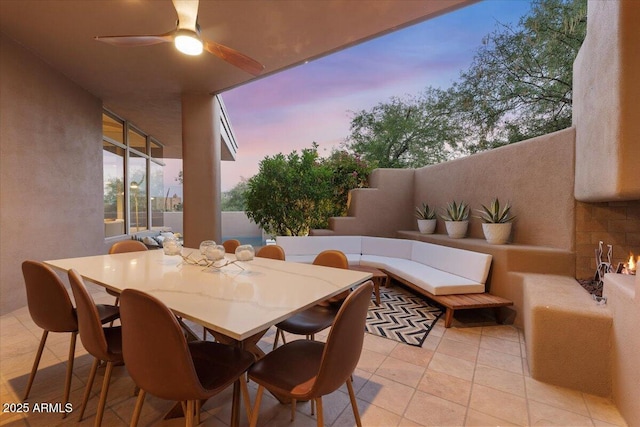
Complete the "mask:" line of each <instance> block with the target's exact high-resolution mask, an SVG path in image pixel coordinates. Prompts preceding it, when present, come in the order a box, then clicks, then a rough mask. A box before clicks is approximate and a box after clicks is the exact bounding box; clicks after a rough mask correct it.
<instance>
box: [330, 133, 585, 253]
mask: <svg viewBox="0 0 640 427" xmlns="http://www.w3.org/2000/svg"><path fill="white" fill-rule="evenodd" d="M574 136H575V133H574V130H573V129H566V130H563V131H559V132H555V133H553V134H550V135H544V136H541V137H538V138H534V139H531V140H528V141H523V142H519V143H517V144H512V145H508V146H505V147H501V148H499V149H496V150H491V151H487V152H483V153H479V154H476V155H473V156H469V157H465V158H461V159H456V160H453V161H449V162H446V163H441V164H438V165H432V166H427V167H424V168H421V169H416V170H398V169H378V170H375V171H374V172H373V174H372V176H371V177H372V179H371V182H370V184H371V187H372V188H367V189H358V190H354V191H352V193H351V194H352V199H351V206H350V212H349V214H350V216H349V217H343V218H333V219H332V222H331V228H332V231H333V232H334V233H335V234H365V235H373V236H380V235H386V236H391V237H395V235H396V233H397V231H399V230H417V226H416V221H415V217H414V209H415V206H417V205H420V204H421V203H423V202H426V203H428V204H429V205H430V206H434V207H437V208H438V212H441V209H440V208H443V207H444V206H446V204H447V203H448V202H450V201H452V200H456V201H460V200H464V201H465V202H467V203H469V204H470V206H471V208H472V209H479V208H480V205H481V204H489V203H490V202H491V200H492V199H493V198H494V197H498V198H499V199H500V200H501V201H502V202H503V203H505V202H507V201H509V202H511V204H512V206H513V208H512V209H513V213H514V214H515V215H517V217H518V218H517V221H516V222H515V223H514V229H513V233H512V241H513V242H514V243H518V244H522V245H535V246H544V247H549V248H556V249H563V250H568V251H571V250H573V248H574V229H575V202H574V198H573V183H574V150H573V146H574ZM473 213H475V212H473ZM436 233H441V234H445V233H446V231H445V228H444V221H442V220H441V219H439V220H438V228H437V229H436ZM468 236H469V237H478V238H481V237H483V235H482V226H481V221H480V220H479V219H478V218H474V217H472V218H471V219H470V225H469V233H468Z"/></svg>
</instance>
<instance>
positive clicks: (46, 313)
mask: <svg viewBox="0 0 640 427" xmlns="http://www.w3.org/2000/svg"><path fill="white" fill-rule="evenodd" d="M22 275H23V276H24V282H25V286H26V290H27V305H28V307H29V314H30V315H31V318H32V319H33V321H34V323H35V324H36V325H38V327H40V328H42V329H43V331H42V338H41V339H40V345H39V347H38V352H37V353H36V358H35V360H34V361H33V367H32V369H31V374H30V375H29V380H28V381H27V388H26V390H25V392H24V399H23V400H27V399H28V398H29V392H30V391H31V386H32V385H33V380H34V379H35V376H36V373H37V372H38V365H40V358H41V357H42V352H43V350H44V346H45V343H46V341H47V337H48V335H49V332H71V342H70V344H69V358H68V361H67V375H66V379H65V384H64V397H63V399H62V403H63V404H66V403H67V402H68V401H69V392H70V390H71V377H72V373H73V361H74V357H75V348H76V338H77V334H78V318H77V314H76V309H75V308H74V307H73V305H72V304H71V298H70V297H69V293H68V292H67V290H66V288H65V286H64V283H62V280H60V277H59V276H58V275H57V274H56V272H55V271H53V269H51V268H50V267H49V266H47V265H45V264H43V263H42V262H38V261H31V260H28V261H24V262H23V263H22ZM96 310H97V311H98V318H99V319H100V323H107V322H111V321H113V320H115V319H117V318H118V317H120V312H119V309H118V307H115V306H112V305H103V304H99V305H97V306H96ZM65 416H66V413H64V414H63V418H64V417H65Z"/></svg>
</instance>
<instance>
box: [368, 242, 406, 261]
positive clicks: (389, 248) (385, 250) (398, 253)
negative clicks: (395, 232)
mask: <svg viewBox="0 0 640 427" xmlns="http://www.w3.org/2000/svg"><path fill="white" fill-rule="evenodd" d="M412 242H413V241H412V240H406V239H390V238H386V237H369V236H362V255H376V256H382V257H391V258H402V259H411V251H412V245H411V243H412Z"/></svg>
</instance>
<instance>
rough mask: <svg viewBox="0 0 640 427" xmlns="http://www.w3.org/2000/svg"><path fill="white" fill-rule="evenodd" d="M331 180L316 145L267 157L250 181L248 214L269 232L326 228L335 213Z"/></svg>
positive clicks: (286, 233)
mask: <svg viewBox="0 0 640 427" xmlns="http://www.w3.org/2000/svg"><path fill="white" fill-rule="evenodd" d="M330 179H331V171H330V170H329V169H328V168H326V167H322V165H321V162H320V159H319V156H318V151H317V145H316V144H314V146H313V148H311V149H303V150H302V153H301V154H298V153H297V152H296V151H293V152H292V153H290V154H288V155H287V156H285V155H283V154H282V153H279V154H276V155H275V156H272V157H269V156H267V157H265V158H264V159H263V160H262V161H261V162H260V168H259V172H258V173H257V174H256V175H254V176H253V177H251V178H250V179H249V181H248V187H249V191H248V192H247V210H246V213H247V216H248V217H249V218H251V219H252V220H253V221H254V222H255V223H256V224H258V225H260V226H261V227H262V228H263V229H264V230H265V231H266V232H268V233H272V234H277V235H284V236H301V235H305V234H308V233H309V230H310V229H312V228H323V227H326V225H327V223H328V218H329V217H330V215H331V214H330V202H329V201H330V197H331V191H332V189H331V186H330Z"/></svg>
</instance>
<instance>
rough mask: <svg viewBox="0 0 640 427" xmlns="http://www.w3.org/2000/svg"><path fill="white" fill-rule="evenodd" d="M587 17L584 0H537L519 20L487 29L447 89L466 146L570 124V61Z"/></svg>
mask: <svg viewBox="0 0 640 427" xmlns="http://www.w3.org/2000/svg"><path fill="white" fill-rule="evenodd" d="M586 19H587V5H586V0H539V1H536V2H535V3H534V4H533V7H532V9H531V11H530V12H529V13H528V14H527V15H525V16H523V17H522V18H521V19H520V21H519V24H518V26H517V27H512V26H510V25H501V26H500V28H499V30H496V31H494V32H493V33H491V34H489V35H488V36H486V37H485V39H484V40H483V45H482V46H481V47H480V48H479V49H478V52H477V53H476V55H475V57H474V60H473V63H472V64H471V66H470V68H469V69H468V70H467V71H465V72H463V73H461V76H460V80H459V81H458V82H456V83H455V84H454V85H453V87H452V90H451V94H452V95H453V99H454V101H455V102H456V109H457V110H458V112H459V113H460V114H459V115H458V119H457V122H458V123H460V124H461V126H462V130H463V132H464V133H465V135H466V138H465V141H466V144H465V145H466V146H465V148H466V151H467V152H471V153H473V152H476V151H481V150H484V149H488V148H493V147H496V146H500V145H504V144H509V143H512V142H517V141H521V140H524V139H528V138H532V137H535V136H539V135H544V134H547V133H550V132H554V131H556V130H560V129H564V128H566V127H569V126H571V107H572V83H573V82H572V80H573V61H574V60H575V57H576V55H577V53H578V50H579V49H580V46H581V45H582V42H583V40H584V38H585V35H586Z"/></svg>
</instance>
